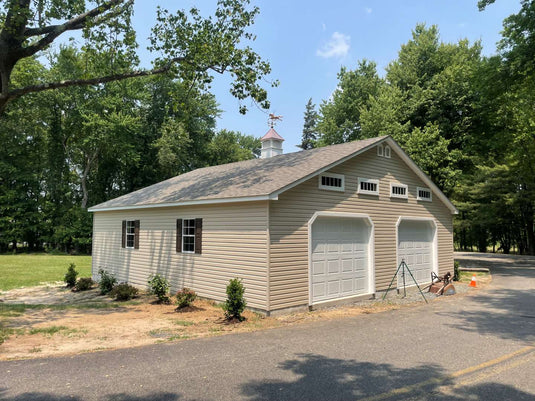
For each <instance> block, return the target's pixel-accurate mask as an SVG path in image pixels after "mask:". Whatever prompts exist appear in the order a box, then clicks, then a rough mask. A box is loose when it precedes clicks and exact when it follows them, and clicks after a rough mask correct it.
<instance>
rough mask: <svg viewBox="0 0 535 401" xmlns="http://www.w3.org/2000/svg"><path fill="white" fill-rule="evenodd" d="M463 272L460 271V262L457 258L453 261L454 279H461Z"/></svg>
mask: <svg viewBox="0 0 535 401" xmlns="http://www.w3.org/2000/svg"><path fill="white" fill-rule="evenodd" d="M460 278H461V273H460V272H459V262H458V261H457V260H456V261H455V262H453V281H459V279H460Z"/></svg>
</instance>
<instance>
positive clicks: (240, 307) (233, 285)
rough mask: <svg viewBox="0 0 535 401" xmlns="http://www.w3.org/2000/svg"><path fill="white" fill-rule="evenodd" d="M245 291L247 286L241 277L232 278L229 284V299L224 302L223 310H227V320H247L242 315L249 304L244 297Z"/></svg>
mask: <svg viewBox="0 0 535 401" xmlns="http://www.w3.org/2000/svg"><path fill="white" fill-rule="evenodd" d="M244 292H245V287H244V286H243V284H242V282H241V280H240V279H238V278H235V279H232V280H230V282H229V285H227V300H226V301H225V303H224V304H223V310H224V311H225V317H226V318H227V320H233V319H237V320H238V321H240V322H241V321H243V320H245V318H244V317H243V316H242V312H243V311H244V310H245V306H246V305H247V303H246V302H245V299H244V298H243V293H244Z"/></svg>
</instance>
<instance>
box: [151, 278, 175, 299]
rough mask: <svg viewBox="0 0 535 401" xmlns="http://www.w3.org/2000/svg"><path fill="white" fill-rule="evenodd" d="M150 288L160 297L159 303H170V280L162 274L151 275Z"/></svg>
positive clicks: (152, 292)
mask: <svg viewBox="0 0 535 401" xmlns="http://www.w3.org/2000/svg"><path fill="white" fill-rule="evenodd" d="M149 290H150V293H151V294H154V295H156V296H157V297H158V302H159V303H164V304H168V303H169V302H170V301H171V300H170V298H169V297H168V296H167V294H168V292H169V281H167V279H166V278H165V277H163V276H161V275H160V274H153V275H151V276H150V278H149Z"/></svg>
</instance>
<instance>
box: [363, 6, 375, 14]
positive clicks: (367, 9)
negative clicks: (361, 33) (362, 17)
mask: <svg viewBox="0 0 535 401" xmlns="http://www.w3.org/2000/svg"><path fill="white" fill-rule="evenodd" d="M364 11H366V14H371V13H372V11H373V10H372V9H371V8H370V7H366V8H365V9H364Z"/></svg>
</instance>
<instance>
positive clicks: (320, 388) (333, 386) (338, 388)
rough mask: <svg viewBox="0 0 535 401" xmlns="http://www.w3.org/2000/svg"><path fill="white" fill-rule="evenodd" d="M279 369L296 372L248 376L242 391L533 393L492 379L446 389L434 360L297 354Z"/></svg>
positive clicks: (381, 396) (290, 398) (397, 396)
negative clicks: (411, 362)
mask: <svg viewBox="0 0 535 401" xmlns="http://www.w3.org/2000/svg"><path fill="white" fill-rule="evenodd" d="M280 369H283V370H287V371H289V372H291V373H292V376H293V375H296V376H298V378H297V379H296V380H284V381H283V380H276V381H262V380H255V381H251V382H249V383H247V384H245V385H243V386H242V393H243V395H245V396H246V397H247V398H248V399H250V400H254V401H260V400H278V401H297V400H302V401H325V400H340V401H341V400H351V401H355V400H366V399H368V398H370V399H373V400H407V399H411V400H415V399H417V400H440V401H443V400H444V401H445V400H459V401H460V400H467V399H470V400H530V401H533V400H534V399H535V397H534V396H533V395H532V394H528V393H525V392H522V391H519V390H517V389H515V388H513V387H511V386H507V385H501V384H496V383H482V384H478V385H474V386H463V387H458V388H455V389H453V390H452V389H451V386H453V385H454V382H453V380H452V378H451V377H449V376H447V375H446V374H445V373H444V372H443V371H442V369H441V368H440V367H439V366H437V365H422V366H419V367H416V368H408V369H402V368H397V367H395V366H393V365H390V364H376V363H370V362H358V361H355V360H343V359H332V358H327V357H325V356H322V355H315V354H302V355H299V356H298V357H297V358H296V359H291V360H287V361H285V362H284V363H282V364H281V365H280ZM289 376H290V375H289Z"/></svg>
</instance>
